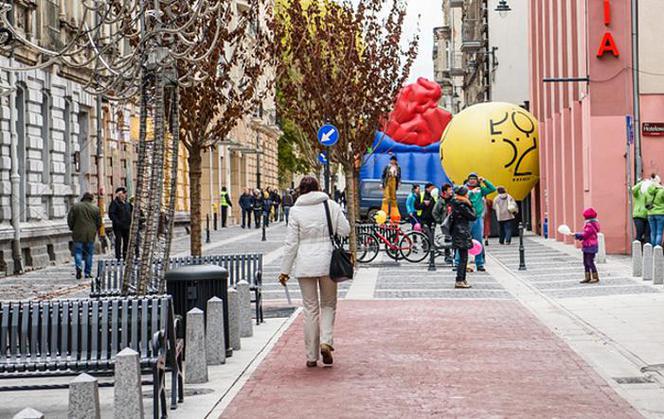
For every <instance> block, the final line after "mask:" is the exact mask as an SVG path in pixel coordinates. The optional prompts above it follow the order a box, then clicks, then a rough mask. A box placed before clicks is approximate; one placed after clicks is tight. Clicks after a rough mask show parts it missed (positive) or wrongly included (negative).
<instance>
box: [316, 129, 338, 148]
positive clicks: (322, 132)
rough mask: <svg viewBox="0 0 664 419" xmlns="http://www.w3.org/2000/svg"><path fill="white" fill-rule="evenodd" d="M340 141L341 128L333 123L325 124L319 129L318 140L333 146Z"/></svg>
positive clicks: (322, 143) (325, 144) (327, 145)
mask: <svg viewBox="0 0 664 419" xmlns="http://www.w3.org/2000/svg"><path fill="white" fill-rule="evenodd" d="M338 141H339V130H338V129H337V127H335V126H334V125H332V124H326V125H323V126H322V127H321V128H320V129H319V130H318V142H319V143H321V145H324V146H325V147H332V146H333V145H335V144H336V143H337V142H338Z"/></svg>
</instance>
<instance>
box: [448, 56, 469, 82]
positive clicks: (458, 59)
mask: <svg viewBox="0 0 664 419" xmlns="http://www.w3.org/2000/svg"><path fill="white" fill-rule="evenodd" d="M449 64H450V66H449V73H450V76H451V77H455V76H463V75H464V74H466V71H465V70H464V68H463V53H462V52H453V53H452V54H450V63H449Z"/></svg>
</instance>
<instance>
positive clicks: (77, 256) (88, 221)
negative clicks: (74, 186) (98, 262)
mask: <svg viewBox="0 0 664 419" xmlns="http://www.w3.org/2000/svg"><path fill="white" fill-rule="evenodd" d="M93 200H94V196H93V195H92V194H91V193H89V192H86V193H85V194H83V198H82V199H81V202H79V203H76V204H74V206H72V207H71V209H70V210H69V214H67V224H68V225H69V229H70V230H71V235H72V240H73V241H74V263H75V265H76V279H81V272H82V265H83V258H84V257H85V277H86V278H92V255H93V254H94V252H95V238H96V237H97V231H99V229H100V228H101V216H100V214H99V208H97V206H96V205H95V204H93V203H92V201H93Z"/></svg>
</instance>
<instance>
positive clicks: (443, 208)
mask: <svg viewBox="0 0 664 419" xmlns="http://www.w3.org/2000/svg"><path fill="white" fill-rule="evenodd" d="M453 198H454V188H453V187H452V185H450V184H449V183H446V184H444V185H443V186H442V187H441V188H440V198H439V199H438V201H437V202H436V205H435V206H434V207H433V219H434V220H435V221H436V223H437V224H441V231H442V233H443V241H444V247H445V249H444V251H445V263H449V264H452V263H453V261H452V252H451V250H450V246H451V243H452V237H451V236H450V235H449V234H445V231H443V227H442V224H443V221H445V218H446V217H447V216H448V215H449V214H451V213H452V199H453Z"/></svg>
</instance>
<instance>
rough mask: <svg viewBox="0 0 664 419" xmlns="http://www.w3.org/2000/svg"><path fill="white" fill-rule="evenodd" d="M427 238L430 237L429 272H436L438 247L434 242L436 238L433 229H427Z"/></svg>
mask: <svg viewBox="0 0 664 419" xmlns="http://www.w3.org/2000/svg"><path fill="white" fill-rule="evenodd" d="M427 236H429V268H428V271H429V272H436V246H434V244H433V241H434V240H435V236H434V233H433V228H427Z"/></svg>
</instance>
